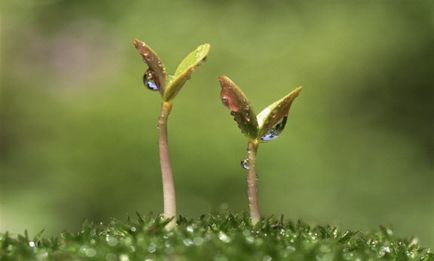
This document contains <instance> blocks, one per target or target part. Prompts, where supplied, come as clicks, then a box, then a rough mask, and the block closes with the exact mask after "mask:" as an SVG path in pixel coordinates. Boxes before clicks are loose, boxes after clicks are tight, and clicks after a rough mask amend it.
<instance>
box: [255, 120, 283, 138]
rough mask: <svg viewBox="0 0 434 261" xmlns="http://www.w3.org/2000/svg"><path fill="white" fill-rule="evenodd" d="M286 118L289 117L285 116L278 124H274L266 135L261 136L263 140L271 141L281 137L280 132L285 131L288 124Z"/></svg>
mask: <svg viewBox="0 0 434 261" xmlns="http://www.w3.org/2000/svg"><path fill="white" fill-rule="evenodd" d="M286 119H287V117H286V116H285V117H283V118H282V119H281V120H280V121H279V122H278V123H276V125H274V126H273V128H271V129H270V130H269V131H267V133H265V135H264V136H262V137H261V140H262V141H264V142H267V141H271V140H274V139H277V137H279V135H280V133H281V132H282V131H283V129H284V128H285V125H286Z"/></svg>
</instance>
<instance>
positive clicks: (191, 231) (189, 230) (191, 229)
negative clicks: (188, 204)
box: [186, 226, 194, 233]
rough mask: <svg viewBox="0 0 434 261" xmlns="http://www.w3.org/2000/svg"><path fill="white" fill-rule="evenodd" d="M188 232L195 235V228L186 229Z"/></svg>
mask: <svg viewBox="0 0 434 261" xmlns="http://www.w3.org/2000/svg"><path fill="white" fill-rule="evenodd" d="M186 230H187V231H188V232H190V233H193V232H194V228H193V226H188V227H187V228H186Z"/></svg>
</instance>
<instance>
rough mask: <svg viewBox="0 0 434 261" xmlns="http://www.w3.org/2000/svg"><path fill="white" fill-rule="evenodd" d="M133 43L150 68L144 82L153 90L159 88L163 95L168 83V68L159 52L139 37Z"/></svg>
mask: <svg viewBox="0 0 434 261" xmlns="http://www.w3.org/2000/svg"><path fill="white" fill-rule="evenodd" d="M133 44H134V47H136V49H137V51H138V52H139V54H140V55H141V56H142V58H143V61H144V62H145V63H146V64H147V65H148V70H146V72H145V74H144V76H143V82H144V84H145V85H146V86H147V87H148V88H149V89H151V90H158V91H159V92H160V94H161V95H162V96H163V94H164V90H165V85H166V68H164V65H163V63H162V62H161V60H160V58H159V57H158V55H157V53H156V52H155V51H154V50H152V49H151V47H149V46H148V45H147V44H145V43H144V42H142V41H140V40H137V39H135V40H134V41H133Z"/></svg>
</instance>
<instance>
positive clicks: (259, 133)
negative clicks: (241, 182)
mask: <svg viewBox="0 0 434 261" xmlns="http://www.w3.org/2000/svg"><path fill="white" fill-rule="evenodd" d="M219 82H220V86H221V88H222V89H221V93H220V97H221V100H222V102H223V104H224V105H225V106H226V107H228V108H229V110H230V111H231V115H232V116H234V119H235V121H236V122H237V123H238V127H239V128H240V129H241V132H242V133H243V134H245V135H246V136H247V138H248V143H247V158H246V159H245V160H243V161H241V166H242V167H243V168H244V169H246V170H248V175H247V195H248V199H249V209H250V217H251V220H252V224H253V225H255V224H256V223H258V221H259V219H260V217H261V215H260V212H259V204H258V196H257V194H258V193H257V191H258V189H257V185H256V154H257V151H258V146H259V143H261V142H267V141H271V140H274V139H276V138H277V137H278V136H279V134H280V133H281V132H282V131H283V129H284V128H285V125H286V119H287V117H288V112H289V109H290V107H291V104H292V102H293V101H294V99H295V97H297V96H298V94H299V93H300V91H301V87H298V88H296V89H295V90H293V91H292V92H290V93H289V94H288V95H286V96H285V97H283V98H282V99H280V100H278V101H276V102H274V103H272V104H271V105H269V106H268V107H266V108H265V109H263V110H262V111H261V113H259V114H258V115H256V114H255V112H254V111H253V109H252V106H251V105H250V103H249V101H248V100H247V98H246V95H245V94H244V93H243V92H242V91H241V89H240V88H239V87H238V86H237V85H236V84H235V83H234V82H233V81H232V80H231V79H229V77H227V76H220V77H219Z"/></svg>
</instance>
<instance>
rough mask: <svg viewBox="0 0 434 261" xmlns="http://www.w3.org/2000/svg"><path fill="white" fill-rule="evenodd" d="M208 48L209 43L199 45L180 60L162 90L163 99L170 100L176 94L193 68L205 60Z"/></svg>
mask: <svg viewBox="0 0 434 261" xmlns="http://www.w3.org/2000/svg"><path fill="white" fill-rule="evenodd" d="M209 49H210V45H209V44H202V45H199V46H198V47H197V48H196V49H195V50H194V51H193V52H191V53H189V54H188V55H187V56H186V57H185V58H184V59H183V60H182V61H181V63H180V64H179V65H178V67H177V68H176V71H175V75H173V77H172V78H171V79H170V82H169V83H168V85H167V88H166V90H165V92H164V96H163V98H164V100H165V101H170V100H172V99H173V98H174V97H175V96H176V94H178V92H179V91H180V90H181V88H182V86H184V84H185V82H186V81H187V80H188V79H190V77H191V74H192V73H193V72H194V70H195V69H196V68H197V67H198V66H199V65H200V64H201V63H202V62H203V61H205V60H206V57H207V55H208V52H209Z"/></svg>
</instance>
